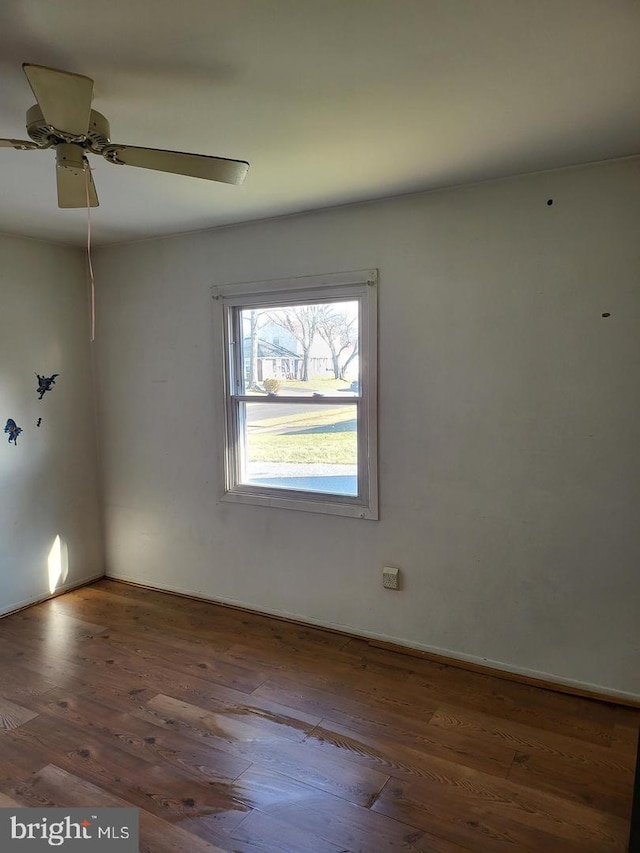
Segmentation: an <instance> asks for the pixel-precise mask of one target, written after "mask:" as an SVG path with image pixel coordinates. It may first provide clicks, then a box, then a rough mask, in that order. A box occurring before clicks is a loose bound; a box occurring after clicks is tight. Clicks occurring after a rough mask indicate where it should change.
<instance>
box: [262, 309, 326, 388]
mask: <svg viewBox="0 0 640 853" xmlns="http://www.w3.org/2000/svg"><path fill="white" fill-rule="evenodd" d="M324 310H325V306H323V305H299V306H293V307H287V308H282V309H278V310H277V311H270V312H269V319H270V320H271V322H272V323H275V325H276V326H280V327H281V328H282V329H286V331H287V332H289V334H290V335H292V336H293V337H294V338H295V339H296V341H298V343H299V344H300V347H301V349H302V375H301V376H300V379H301V380H302V381H303V382H308V381H309V354H310V352H311V347H312V346H313V341H314V339H315V336H316V332H317V331H318V321H319V318H320V316H321V314H322V312H323V311H324Z"/></svg>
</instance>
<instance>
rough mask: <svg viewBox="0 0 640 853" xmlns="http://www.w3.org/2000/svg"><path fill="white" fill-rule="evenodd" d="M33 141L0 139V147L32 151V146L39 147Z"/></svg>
mask: <svg viewBox="0 0 640 853" xmlns="http://www.w3.org/2000/svg"><path fill="white" fill-rule="evenodd" d="M40 147H41V146H40V145H36V144H35V142H28V141H27V140H25V139H0V148H15V149H16V150H17V151H32V150H33V149H34V148H40Z"/></svg>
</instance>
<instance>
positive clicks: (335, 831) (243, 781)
mask: <svg viewBox="0 0 640 853" xmlns="http://www.w3.org/2000/svg"><path fill="white" fill-rule="evenodd" d="M235 787H236V796H238V798H239V799H240V800H242V801H243V802H244V803H245V804H246V805H247V806H250V807H252V808H254V809H258V810H259V811H261V812H264V813H266V814H269V815H270V816H272V817H275V818H277V819H278V820H281V821H283V822H284V823H288V824H290V825H291V826H294V827H297V828H299V829H302V830H303V831H305V832H307V833H309V834H311V835H317V836H318V837H320V838H322V839H324V840H325V841H329V842H331V843H333V844H337V845H339V846H342V847H344V848H346V849H347V850H349V851H353V853H371V844H372V840H373V839H375V843H376V844H377V847H376V849H377V850H384V849H401V848H402V849H405V850H413V851H425V850H428V849H429V848H428V846H427V844H428V840H427V839H425V836H424V833H423V832H421V831H417V830H416V829H415V828H414V827H411V826H409V825H407V824H404V823H401V822H399V821H397V820H392V819H389V818H387V817H386V816H384V815H381V814H376V813H374V812H373V811H372V810H371V809H363V808H359V807H358V806H355V805H353V804H352V803H349V802H346V801H345V800H341V799H339V798H337V797H334V796H332V795H331V794H326V793H324V792H323V791H319V790H318V789H317V788H313V787H311V786H310V785H305V784H302V783H300V782H296V781H294V780H293V779H290V778H289V777H287V776H284V775H282V774H280V773H274V772H272V771H269V770H265V769H264V768H257V767H251V768H250V769H249V770H247V771H246V773H243V774H242V776H240V777H239V778H238V779H237V780H236V782H235Z"/></svg>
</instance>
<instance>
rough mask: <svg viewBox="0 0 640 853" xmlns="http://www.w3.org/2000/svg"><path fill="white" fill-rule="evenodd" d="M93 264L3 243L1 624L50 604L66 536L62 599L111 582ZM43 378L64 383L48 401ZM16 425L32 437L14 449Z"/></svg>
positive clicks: (75, 255) (55, 249)
mask: <svg viewBox="0 0 640 853" xmlns="http://www.w3.org/2000/svg"><path fill="white" fill-rule="evenodd" d="M84 263H85V262H84V259H83V258H82V255H81V253H80V252H79V251H78V250H75V249H70V248H66V247H63V246H54V245H50V244H48V243H41V242H38V241H35V240H28V239H21V238H16V237H7V236H2V235H0V422H1V423H0V614H1V613H6V612H8V611H11V610H13V609H15V608H18V607H20V606H22V605H25V604H27V603H29V602H31V601H35V600H37V599H39V598H42V597H44V596H46V595H49V593H50V592H51V589H50V583H49V565H48V556H49V554H50V552H51V548H52V545H53V544H54V542H55V539H56V537H57V536H59V537H60V540H61V560H62V562H63V563H64V565H63V567H62V568H63V575H66V576H64V577H60V578H59V579H58V582H57V588H58V589H60V588H64V587H71V586H74V585H78V584H80V583H82V582H83V581H85V580H88V579H90V578H94V577H96V576H100V575H101V574H102V573H103V558H102V550H103V549H102V534H101V523H100V513H99V502H98V483H97V464H96V442H95V407H94V402H93V390H92V377H91V372H92V371H91V352H90V346H89V341H88V324H87V317H88V314H87V310H88V308H87V291H86V275H85V266H84ZM35 373H39V374H41V375H42V374H47V375H50V374H51V373H59V374H60V377H59V378H58V379H57V380H56V384H55V386H54V388H53V390H52V391H50V392H49V393H47V394H45V396H44V398H43V400H42V401H38V397H37V394H36V387H37V380H36V377H35V375H34V374H35ZM39 417H41V418H42V424H41V426H40V428H38V427H37V426H36V423H37V420H38V418H39ZM7 418H13V419H14V420H15V421H16V423H17V424H18V426H20V427H22V428H23V430H24V432H23V433H22V435H20V436H19V438H18V441H17V445H16V446H15V447H14V445H13V444H11V445H9V444H8V442H7V436H6V435H5V434H4V433H3V432H2V431H1V430H2V429H3V428H4V425H5V423H6V421H7ZM67 557H68V563H67V560H66V558H67Z"/></svg>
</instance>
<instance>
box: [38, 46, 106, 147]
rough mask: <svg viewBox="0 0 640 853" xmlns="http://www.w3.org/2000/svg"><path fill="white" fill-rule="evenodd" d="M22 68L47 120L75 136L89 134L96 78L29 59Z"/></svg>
mask: <svg viewBox="0 0 640 853" xmlns="http://www.w3.org/2000/svg"><path fill="white" fill-rule="evenodd" d="M22 68H23V70H24V73H25V74H26V75H27V80H28V81H29V85H30V86H31V88H32V90H33V94H34V95H35V96H36V100H37V102H38V104H39V106H40V109H41V110H42V115H43V116H44V120H45V121H46V123H47V124H48V125H51V127H55V128H56V130H60V131H64V132H65V133H68V134H70V135H72V136H85V135H86V133H87V131H88V130H89V115H90V113H91V100H92V98H93V80H92V79H91V78H90V77H84V76H83V75H82V74H72V73H71V72H70V71H58V70H57V69H56V68H47V67H46V66H44V65H30V64H29V63H28V62H25V63H24V64H23V66H22Z"/></svg>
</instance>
